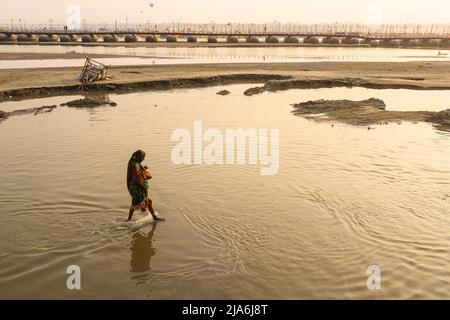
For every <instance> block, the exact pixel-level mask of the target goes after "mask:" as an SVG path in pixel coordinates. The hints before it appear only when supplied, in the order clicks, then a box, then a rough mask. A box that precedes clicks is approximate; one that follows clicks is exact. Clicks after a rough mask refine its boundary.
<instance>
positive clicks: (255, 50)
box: [0, 45, 448, 69]
mask: <svg viewBox="0 0 450 320" xmlns="http://www.w3.org/2000/svg"><path fill="white" fill-rule="evenodd" d="M0 52H9V53H10V52H20V53H71V52H77V53H85V54H107V55H117V56H118V57H117V58H111V57H110V58H99V59H97V60H99V61H101V62H103V63H105V64H111V65H154V64H157V65H161V64H162V65H167V64H191V63H256V62H258V63H264V62H320V61H336V62H337V61H355V62H358V61H365V62H370V61H372V62H376V61H387V62H406V61H448V56H445V55H438V50H435V49H406V48H402V49H398V48H367V47H360V48H355V47H164V46H151V47H145V46H144V47H126V46H119V45H118V46H66V45H64V46H61V45H0ZM443 52H446V51H443ZM121 56H122V57H121ZM83 62H84V60H83V59H42V60H3V61H2V60H0V69H9V68H43V67H73V66H79V65H80V64H81V65H82V64H83Z"/></svg>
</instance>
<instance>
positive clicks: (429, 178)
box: [0, 84, 450, 299]
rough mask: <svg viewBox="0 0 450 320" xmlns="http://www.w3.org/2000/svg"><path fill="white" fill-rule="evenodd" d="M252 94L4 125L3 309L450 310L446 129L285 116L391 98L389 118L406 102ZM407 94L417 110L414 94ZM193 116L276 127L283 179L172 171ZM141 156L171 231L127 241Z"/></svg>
mask: <svg viewBox="0 0 450 320" xmlns="http://www.w3.org/2000/svg"><path fill="white" fill-rule="evenodd" d="M249 86H251V85H242V84H239V85H230V86H221V87H212V88H201V89H179V90H170V91H158V92H139V93H132V94H124V95H111V99H112V100H113V101H115V102H117V103H118V105H117V107H115V108H92V109H76V108H67V107H58V108H56V109H55V110H54V111H53V112H52V113H48V114H42V115H39V116H38V117H34V116H33V115H24V116H15V117H11V118H9V119H8V120H6V121H4V122H2V123H1V124H0V146H1V149H0V150H1V151H0V152H1V153H0V159H1V161H0V176H1V177H2V179H0V225H1V226H2V228H1V229H0V297H1V298H5V297H8V298H20V297H22V298H24V297H25V298H36V297H40V298H43V297H47V298H74V297H76V298H152V299H165V298H179V299H186V298H192V299H228V298H234V299H264V298H265V299H276V298H286V299H296V298H297V299H302V298H312V299H336V298H346V299H356V298H362V299H364V298H390V299H391V298H395V299H397V298H418V299H423V298H444V299H448V298H450V296H449V291H448V288H449V284H450V272H449V268H448V266H449V265H450V255H449V254H448V252H449V251H450V236H449V233H448V226H449V224H450V216H449V215H448V212H449V208H450V192H449V190H450V189H449V188H450V162H449V161H448V158H449V150H450V133H446V132H441V131H437V130H435V129H434V128H433V127H432V126H431V125H429V124H425V123H418V124H412V123H407V122H404V123H402V124H401V125H397V124H391V125H385V126H377V127H376V130H367V129H366V128H359V127H352V126H347V125H343V124H338V123H335V125H334V126H333V127H332V126H330V124H326V123H322V124H319V123H315V122H311V121H308V120H305V119H303V118H300V117H295V116H293V115H292V114H291V113H290V111H291V110H292V107H291V106H290V104H291V103H294V102H301V101H304V100H310V99H315V98H316V97H317V96H322V97H323V98H350V99H352V98H358V99H359V97H360V95H361V96H364V97H367V98H369V97H372V96H373V97H375V98H377V97H381V96H383V95H385V96H383V98H385V99H386V102H387V104H388V108H389V106H390V101H391V99H394V100H393V101H395V99H396V97H397V96H396V94H397V93H396V92H397V91H396V92H391V93H389V92H388V93H386V92H385V91H377V90H372V91H364V90H367V89H364V90H361V91H360V90H359V89H351V90H354V91H351V90H350V89H346V88H336V89H326V90H325V89H317V90H289V91H283V92H265V93H263V94H260V95H255V96H251V97H247V96H244V95H243V92H244V90H245V89H247V88H248V87H249ZM219 89H227V90H229V91H231V94H230V95H228V96H219V95H216V92H217V91H218V90H219ZM398 92H400V93H401V95H402V96H403V98H402V99H400V97H397V98H399V100H397V101H402V102H407V104H405V105H407V106H412V107H414V108H416V106H415V105H414V100H415V99H417V98H418V96H415V94H416V93H414V92H410V91H398ZM420 94H424V93H423V92H422V91H421V92H420ZM442 94H444V93H442ZM366 95H367V96H366ZM429 98H430V99H431V98H432V97H431V96H430V97H429ZM49 99H57V98H49ZM58 99H61V100H60V101H61V102H64V101H67V100H66V99H67V98H66V97H58ZM438 99H442V100H440V102H439V104H441V102H442V103H443V102H444V101H445V96H444V95H443V96H441V97H440V98H438ZM44 102H45V100H40V101H39V105H41V104H46V103H44ZM55 102H56V100H55ZM8 103H9V102H8ZM11 103H12V102H11ZM15 103H19V102H15ZM20 103H24V104H27V105H29V106H30V107H33V106H35V105H34V102H33V101H26V102H20ZM402 105H403V104H402ZM402 105H398V106H395V107H396V108H397V107H398V108H401V106H402ZM4 106H5V104H0V109H3V108H4ZM9 106H10V108H14V107H17V105H14V106H12V105H9ZM435 107H436V106H435V105H434V102H433V103H432V104H430V105H426V106H424V108H425V109H426V108H435ZM406 108H407V107H406ZM86 110H88V111H89V112H86ZM195 120H202V121H203V124H204V128H205V130H206V129H207V128H216V129H218V130H220V131H221V132H223V131H224V130H225V129H226V128H242V129H248V128H276V129H279V130H280V167H279V172H278V174H276V175H274V176H261V175H260V174H259V170H258V168H259V167H258V166H255V165H251V164H248V165H234V166H232V165H229V166H225V165H211V166H210V165H197V166H195V165H193V166H189V165H175V164H173V163H172V161H171V150H172V147H173V145H174V142H172V141H171V139H170V137H171V134H172V132H173V131H174V130H176V129H180V128H185V129H188V130H193V123H194V121H195ZM138 148H141V149H143V150H144V151H146V153H147V157H146V160H145V164H147V165H149V167H150V169H151V170H152V173H153V179H152V180H151V182H150V190H149V195H150V197H151V198H152V199H153V201H154V206H155V209H156V210H157V211H158V212H160V213H161V215H163V216H165V217H167V218H168V221H167V222H165V223H160V224H158V226H157V227H156V228H154V227H153V229H152V227H151V226H149V227H147V228H144V229H141V230H139V231H132V230H130V229H128V228H126V227H124V225H123V220H124V219H126V217H127V214H128V206H129V201H130V199H129V195H128V192H127V190H126V185H125V176H126V164H127V161H128V159H129V156H130V154H131V153H132V152H133V151H134V150H136V149H138ZM137 214H138V213H137ZM156 251H157V254H155V252H156ZM72 264H75V265H79V266H80V268H81V272H82V277H83V278H82V287H83V290H82V291H81V292H78V293H74V292H69V291H68V290H67V288H66V286H65V283H66V278H65V273H64V272H65V270H66V268H67V266H68V265H72ZM369 265H378V266H379V267H380V268H381V274H382V281H381V283H382V289H381V290H380V291H371V290H368V288H367V286H366V283H367V274H366V270H367V267H368V266H369ZM83 279H84V280H83ZM418 279H419V280H418ZM5 288H7V289H5Z"/></svg>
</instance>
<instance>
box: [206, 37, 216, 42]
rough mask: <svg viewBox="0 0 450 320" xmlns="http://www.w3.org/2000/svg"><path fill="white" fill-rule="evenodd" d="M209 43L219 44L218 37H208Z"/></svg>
mask: <svg viewBox="0 0 450 320" xmlns="http://www.w3.org/2000/svg"><path fill="white" fill-rule="evenodd" d="M208 43H217V37H216V36H208Z"/></svg>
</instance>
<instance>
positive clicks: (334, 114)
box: [292, 98, 450, 126]
mask: <svg viewBox="0 0 450 320" xmlns="http://www.w3.org/2000/svg"><path fill="white" fill-rule="evenodd" d="M292 106H293V107H294V110H293V111H292V113H293V114H294V115H298V116H303V117H305V118H307V119H314V120H317V121H339V122H343V123H347V124H351V125H361V126H362V125H364V126H368V125H375V124H379V125H381V124H387V123H390V122H401V121H411V122H419V121H424V122H432V123H435V124H437V122H436V119H435V118H434V117H435V116H437V114H439V113H436V112H432V111H386V104H385V103H384V102H383V101H382V100H380V99H375V98H370V99H368V100H362V101H352V100H316V101H307V102H302V103H296V104H293V105H292ZM445 117H447V118H446V119H450V118H449V117H448V115H442V116H441V117H440V118H442V119H443V118H445ZM441 121H442V122H444V120H441ZM449 124H450V121H449Z"/></svg>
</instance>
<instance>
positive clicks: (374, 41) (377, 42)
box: [369, 39, 381, 47]
mask: <svg viewBox="0 0 450 320" xmlns="http://www.w3.org/2000/svg"><path fill="white" fill-rule="evenodd" d="M369 45H370V46H371V47H379V46H380V45H381V40H379V39H372V40H369Z"/></svg>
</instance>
